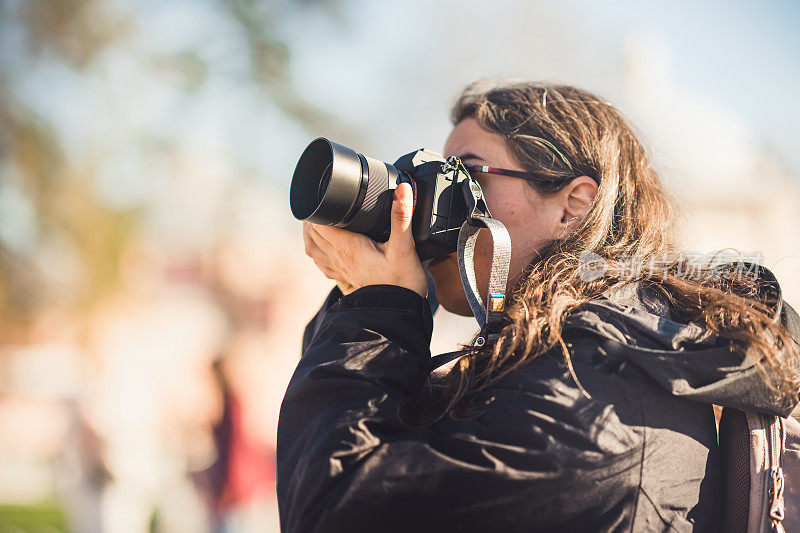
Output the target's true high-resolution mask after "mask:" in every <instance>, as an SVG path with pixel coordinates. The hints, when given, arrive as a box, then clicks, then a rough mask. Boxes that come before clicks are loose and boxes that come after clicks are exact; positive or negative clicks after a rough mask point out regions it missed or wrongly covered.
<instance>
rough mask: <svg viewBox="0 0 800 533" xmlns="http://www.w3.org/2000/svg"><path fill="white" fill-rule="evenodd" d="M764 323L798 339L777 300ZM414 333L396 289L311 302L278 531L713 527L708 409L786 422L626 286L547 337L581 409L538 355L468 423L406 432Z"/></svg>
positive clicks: (779, 405)
mask: <svg viewBox="0 0 800 533" xmlns="http://www.w3.org/2000/svg"><path fill="white" fill-rule="evenodd" d="M762 275H764V276H767V277H768V278H769V279H768V281H769V282H770V283H773V285H771V286H772V287H774V288H775V290H778V291H779V287H777V282H775V281H774V278H773V277H772V276H771V273H769V272H768V271H766V273H765V274H762ZM778 296H779V293H778ZM778 301H779V302H780V301H781V300H780V299H779V300H778ZM776 317H780V318H781V319H782V320H784V322H785V323H786V324H787V325H788V326H789V327H790V330H791V331H793V332H795V333H798V332H800V320H798V317H797V314H796V313H795V312H794V311H793V310H792V309H791V308H790V307H789V306H788V305H785V304H782V305H781V304H779V305H778V307H777V308H776ZM431 330H432V319H431V311H430V307H429V305H428V302H427V301H426V300H425V299H424V298H421V297H420V296H419V295H417V294H416V293H414V292H412V291H409V290H406V289H402V288H399V287H394V286H370V287H364V288H362V289H360V290H358V291H355V292H354V293H352V294H349V295H347V296H341V294H340V293H338V291H334V292H333V293H332V294H331V296H330V297H329V298H328V301H326V303H325V305H324V306H323V309H322V310H321V311H320V313H319V314H318V315H317V317H315V319H314V320H313V321H312V323H311V324H310V325H309V328H308V329H307V331H306V335H305V339H304V349H303V352H304V354H303V357H302V359H301V360H300V363H299V364H298V366H297V369H296V370H295V373H294V376H293V377H292V379H291V382H290V384H289V386H288V389H287V391H286V396H285V398H284V401H283V405H282V409H281V415H280V422H279V427H278V449H277V460H278V481H277V483H278V502H279V506H280V516H281V525H282V528H283V530H284V531H287V532H306V531H332V532H338V531H349V532H361V531H381V532H386V531H403V532H411V531H413V532H420V531H438V532H441V531H465V532H466V531H482V532H484V531H717V530H718V524H719V523H720V506H721V501H720V495H721V494H722V490H721V486H720V485H721V478H720V476H721V472H720V466H719V457H718V453H717V435H716V427H715V423H714V415H713V409H712V406H711V404H712V403H714V404H718V405H723V406H731V407H736V408H740V409H746V410H755V411H761V412H764V413H770V414H776V415H781V416H787V415H788V414H789V413H790V412H791V411H792V409H793V408H794V407H795V405H796V404H797V401H798V400H797V397H795V396H792V397H777V396H776V395H775V393H773V392H771V391H770V389H768V388H767V387H766V385H764V383H763V379H762V378H761V377H760V376H759V374H758V371H757V369H756V368H755V367H754V366H753V365H752V363H751V362H750V360H749V358H747V357H744V356H742V355H741V354H739V353H736V352H732V351H731V350H730V349H729V343H728V342H727V341H726V340H724V339H718V338H716V337H714V335H712V334H711V333H710V332H708V331H705V330H703V329H701V328H699V327H697V326H694V325H687V324H683V323H681V322H679V321H676V320H675V317H674V316H672V313H671V310H670V308H669V307H668V306H667V305H666V304H665V303H664V302H663V301H660V300H659V299H658V298H657V297H655V296H654V295H653V294H652V293H650V292H649V291H648V290H647V289H646V288H645V287H644V286H643V285H642V284H632V285H630V286H629V287H628V288H627V289H625V290H619V291H616V292H614V293H610V294H607V295H604V296H603V297H601V298H598V299H597V300H593V301H592V302H590V303H589V304H587V305H586V306H584V307H583V308H582V309H581V310H580V311H579V312H576V313H574V314H572V315H571V316H570V317H569V319H568V321H567V324H566V326H565V327H564V330H563V335H564V338H565V340H566V341H567V342H568V343H569V346H570V351H571V354H572V364H573V367H574V371H575V374H576V375H577V377H578V380H579V381H580V383H581V384H582V385H583V387H584V388H585V389H586V390H587V391H588V393H589V395H590V396H591V399H589V398H587V397H586V396H585V395H583V394H582V393H581V392H580V390H579V388H578V387H577V386H576V384H575V383H574V381H573V379H572V378H571V377H570V376H569V373H568V372H567V370H566V367H565V364H564V362H563V357H562V355H561V353H560V350H559V349H555V350H553V351H551V352H548V353H546V354H544V355H543V356H541V357H540V358H538V359H537V360H535V361H534V362H532V363H531V364H528V365H526V366H524V367H522V368H521V369H519V370H517V371H515V372H513V373H512V374H510V375H508V376H506V377H505V378H504V379H503V380H502V381H500V382H499V383H497V384H496V385H495V386H494V387H492V388H491V389H489V390H487V391H485V394H482V395H480V397H479V398H478V399H477V400H476V404H477V406H478V409H476V410H475V413H474V415H472V416H470V417H467V418H457V417H453V416H448V417H445V418H443V419H441V420H439V421H438V422H435V423H433V424H432V425H429V426H425V427H413V426H409V425H407V424H405V423H404V418H403V417H402V416H400V415H399V412H400V411H401V408H402V407H403V406H404V405H405V404H406V402H407V401H408V400H409V399H411V398H414V397H416V396H417V395H418V394H419V392H420V389H421V387H423V385H424V384H425V381H426V379H427V378H428V375H429V372H430V367H431V364H430V362H431V356H430V353H429V342H430V336H431ZM797 338H800V336H798V337H797Z"/></svg>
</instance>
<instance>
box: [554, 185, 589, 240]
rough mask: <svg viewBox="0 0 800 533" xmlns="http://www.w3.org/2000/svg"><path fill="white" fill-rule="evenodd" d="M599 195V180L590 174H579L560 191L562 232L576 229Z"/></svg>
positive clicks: (560, 228)
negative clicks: (595, 179)
mask: <svg viewBox="0 0 800 533" xmlns="http://www.w3.org/2000/svg"><path fill="white" fill-rule="evenodd" d="M595 196H597V182H596V181H594V180H593V179H592V178H590V177H589V176H579V177H577V178H575V179H573V180H572V181H570V182H569V183H568V184H567V186H566V187H564V188H563V189H561V191H560V193H559V198H560V202H559V204H560V207H561V215H562V216H561V220H560V221H559V230H560V233H561V234H562V235H563V234H566V233H568V232H570V231H572V230H573V229H575V228H576V227H577V226H578V224H580V222H581V221H582V220H583V219H584V217H585V216H586V214H587V213H588V212H589V208H590V207H591V206H592V202H593V201H594V198H595Z"/></svg>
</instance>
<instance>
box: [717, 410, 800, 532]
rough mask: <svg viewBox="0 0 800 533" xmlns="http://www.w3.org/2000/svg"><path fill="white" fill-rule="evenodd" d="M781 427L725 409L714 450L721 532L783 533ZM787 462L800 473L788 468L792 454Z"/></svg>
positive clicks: (778, 421) (768, 418) (779, 421)
mask: <svg viewBox="0 0 800 533" xmlns="http://www.w3.org/2000/svg"><path fill="white" fill-rule="evenodd" d="M786 422H787V421H786V420H784V419H783V418H780V417H776V416H772V415H765V414H761V413H753V412H743V411H740V410H738V409H733V408H730V407H726V408H724V409H723V410H722V416H721V418H720V422H719V447H720V452H721V456H722V462H723V469H724V470H723V472H724V474H723V483H724V489H725V492H724V498H725V501H724V506H723V509H724V512H723V517H722V519H723V526H724V531H730V532H734V533H735V532H740V533H784V518H786V517H787V515H786V500H785V494H786V492H785V491H786V477H785V475H784V472H783V467H782V462H783V460H784V450H785V446H786V444H785V443H786ZM792 422H794V421H792ZM786 459H788V460H789V461H790V463H789V465H790V466H792V468H794V466H798V467H800V465H794V463H792V462H791V460H792V457H791V454H790V455H789V456H787V457H786ZM795 460H796V459H795ZM798 482H800V479H799V480H798ZM792 501H793V500H791V494H790V503H791V502H792ZM790 507H791V505H790ZM788 518H790V519H791V517H788ZM790 521H791V520H790Z"/></svg>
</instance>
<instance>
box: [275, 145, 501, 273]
mask: <svg viewBox="0 0 800 533" xmlns="http://www.w3.org/2000/svg"><path fill="white" fill-rule="evenodd" d="M403 182H407V183H410V184H411V186H412V188H413V190H414V211H413V216H412V233H413V235H414V241H415V243H416V250H417V254H418V255H419V257H420V259H421V260H423V261H424V260H427V259H434V258H436V257H441V256H444V255H448V254H450V253H453V252H455V251H456V248H457V246H458V233H459V230H460V229H461V226H462V225H463V224H464V222H465V221H466V220H467V218H468V217H469V216H470V214H471V213H472V212H473V211H474V210H475V209H476V208H477V209H479V210H480V211H481V212H482V213H485V214H488V212H487V210H486V208H485V204H484V203H483V200H482V191H481V189H480V186H479V185H478V183H477V182H476V181H475V180H474V179H473V178H472V177H471V176H470V175H469V172H468V171H467V169H466V168H464V165H463V164H462V163H461V161H460V160H459V159H458V158H456V157H450V158H447V159H445V158H444V157H443V156H442V155H440V154H437V153H435V152H432V151H430V150H426V149H420V150H416V151H414V152H411V153H409V154H406V155H404V156H402V157H400V158H399V159H398V160H397V161H396V162H395V163H394V164H393V165H390V164H388V163H384V162H382V161H379V160H376V159H373V158H371V157H367V156H364V155H362V154H359V153H356V152H355V151H353V150H351V149H350V148H347V147H346V146H343V145H340V144H338V143H335V142H333V141H330V140H328V139H325V138H324V137H320V138H318V139H316V140H314V141H313V142H311V144H309V145H308V147H306V149H305V151H304V152H303V154H302V155H301V156H300V159H299V161H298V163H297V167H296V168H295V171H294V175H293V177H292V185H291V191H290V204H291V208H292V214H293V215H294V216H295V218H298V219H299V220H308V221H309V222H313V223H315V224H325V225H334V226H338V227H341V228H343V229H346V230H350V231H354V232H356V233H362V234H364V235H367V236H368V237H370V238H372V239H374V240H376V241H378V242H385V241H386V240H387V239H388V238H389V230H390V225H391V221H390V217H391V208H392V199H393V195H394V189H395V188H397V186H398V185H399V184H400V183H403Z"/></svg>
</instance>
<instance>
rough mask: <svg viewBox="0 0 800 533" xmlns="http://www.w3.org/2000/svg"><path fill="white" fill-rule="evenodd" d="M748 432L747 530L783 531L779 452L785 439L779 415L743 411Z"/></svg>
mask: <svg viewBox="0 0 800 533" xmlns="http://www.w3.org/2000/svg"><path fill="white" fill-rule="evenodd" d="M746 415H747V425H748V428H749V432H750V513H749V521H748V526H747V531H748V533H750V532H752V533H767V532H770V533H784V529H783V524H782V522H783V519H784V516H785V509H784V487H785V478H784V475H783V469H782V468H781V455H782V452H783V448H784V446H785V441H786V429H785V426H784V421H783V419H782V418H780V417H777V416H771V415H764V414H761V413H746Z"/></svg>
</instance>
